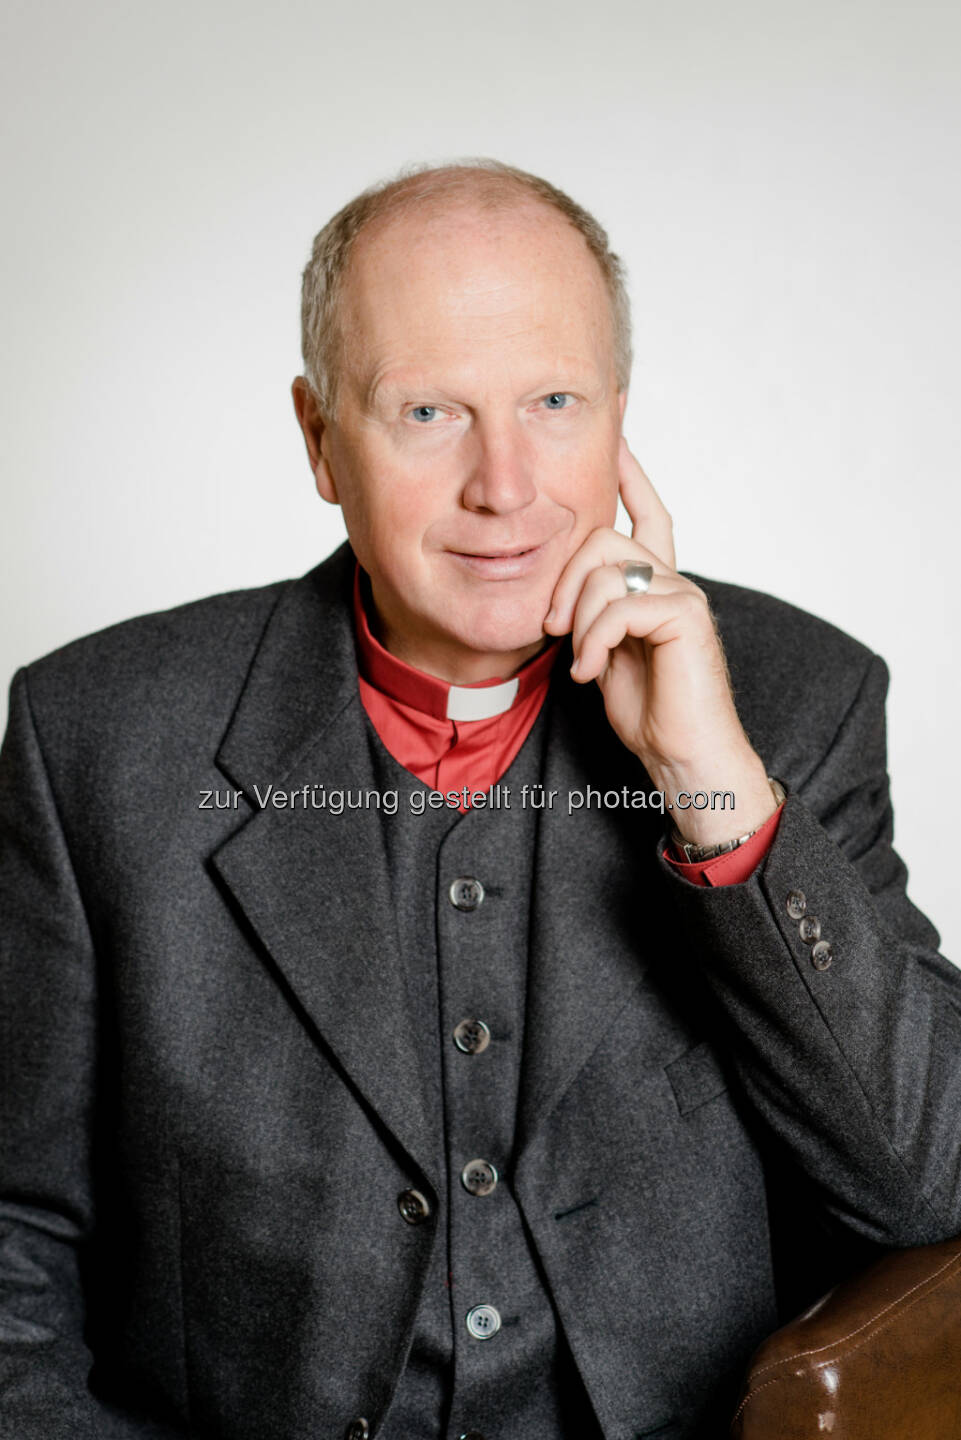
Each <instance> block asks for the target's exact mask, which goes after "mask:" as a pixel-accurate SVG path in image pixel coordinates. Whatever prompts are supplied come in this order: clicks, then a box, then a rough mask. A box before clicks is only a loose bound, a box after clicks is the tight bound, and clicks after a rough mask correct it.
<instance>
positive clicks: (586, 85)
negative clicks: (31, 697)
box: [0, 0, 961, 959]
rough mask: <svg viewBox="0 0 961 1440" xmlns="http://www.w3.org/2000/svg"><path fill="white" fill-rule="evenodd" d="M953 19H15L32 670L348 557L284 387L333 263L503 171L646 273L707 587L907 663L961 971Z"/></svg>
mask: <svg viewBox="0 0 961 1440" xmlns="http://www.w3.org/2000/svg"><path fill="white" fill-rule="evenodd" d="M958 14H959V11H958V9H957V7H956V5H954V4H953V3H950V4H949V3H944V4H943V5H938V4H930V3H922V4H920V5H918V4H915V5H913V6H911V7H908V6H907V5H905V4H903V3H900V0H899V3H898V4H896V5H895V4H891V3H887V0H856V3H850V0H808V3H805V4H804V5H801V4H791V5H787V4H778V3H770V0H768V3H747V0H729V3H722V4H719V3H717V0H695V3H675V4H672V5H666V4H664V3H663V0H658V3H656V4H653V3H646V0H645V3H632V4H623V5H622V4H619V3H617V0H593V3H590V4H588V3H583V0H582V3H577V4H574V3H571V0H553V3H551V4H550V5H546V6H542V7H523V8H522V7H520V6H518V5H517V4H516V3H513V0H511V3H506V0H494V3H489V0H487V3H484V4H480V3H475V4H472V5H470V6H464V5H461V4H456V3H453V4H451V3H445V4H436V5H435V4H425V3H415V4H414V5H413V6H404V5H398V4H395V3H387V0H376V3H368V4H361V5H347V4H342V5H339V6H338V7H337V8H336V9H334V8H333V7H331V6H329V5H324V4H322V3H321V4H319V3H317V0H310V3H295V0H274V3H272V4H271V5H270V7H269V8H268V7H267V6H266V5H260V6H254V5H251V4H250V3H244V0H230V3H227V0H215V3H207V4H205V3H202V0H200V3H197V0H191V3H190V4H186V3H183V0H174V3H167V4H165V5H163V6H158V5H154V4H151V5H146V4H143V3H138V0H133V3H126V4H123V5H121V4H119V3H118V4H114V5H108V4H105V3H103V0H90V3H87V4H85V5H77V4H73V3H70V4H69V5H68V4H67V3H66V0H61V3H59V4H43V3H42V0H40V3H36V0H35V3H31V4H30V5H27V4H26V3H23V0H20V3H17V0H8V3H7V6H6V15H7V19H6V21H5V22H4V29H3V33H2V34H0V53H2V55H3V59H2V61H0V65H2V72H0V95H2V102H0V103H2V105H3V109H4V111H5V116H4V125H3V140H2V144H3V173H2V190H0V203H2V205H3V209H4V216H3V227H2V250H3V254H2V274H0V283H2V297H0V299H2V305H0V314H2V317H3V322H2V332H0V333H2V337H3V340H2V361H0V364H2V396H3V402H4V403H3V414H4V420H3V426H4V429H3V437H2V440H3V451H2V453H3V462H4V469H3V476H4V478H3V487H4V488H3V540H2V549H0V556H2V597H0V600H2V607H3V608H2V633H0V647H2V653H0V670H2V672H3V674H2V678H3V679H4V680H5V679H6V678H7V677H8V676H9V675H10V674H11V673H12V672H13V670H14V668H15V667H16V666H17V665H18V664H20V663H22V662H24V661H27V660H29V659H31V658H33V657H35V656H36V655H38V654H40V653H42V652H44V651H46V650H49V649H51V648H52V647H54V646H56V645H59V644H61V643H62V642H64V641H66V640H68V639H71V638H73V637H74V636H76V635H79V634H81V633H84V632H86V631H89V630H93V629H96V628H99V627H100V626H103V625H106V624H108V623H110V622H112V621H114V620H119V619H122V618H125V617H126V616H128V615H132V614H135V613H138V612H142V611H145V610H149V609H156V608H163V607H166V606H169V605H173V604H176V603H178V602H180V601H182V600H188V599H193V598H196V597H198V596H201V595H204V594H207V593H211V592H213V591H216V590H221V589H228V588H236V587H243V586H248V585H256V584H260V583H262V582H264V581H268V580H272V579H275V578H277V577H279V576H283V575H288V574H297V573H300V572H302V571H304V570H306V569H307V568H309V567H310V566H311V565H313V564H314V563H315V562H316V561H317V560H318V559H319V558H321V557H322V556H323V555H324V554H326V553H327V552H328V551H329V550H330V549H331V548H333V546H334V544H335V543H337V542H338V541H339V540H340V538H341V536H342V533H343V532H342V529H341V526H340V522H339V514H338V513H337V512H335V511H332V510H330V509H328V508H327V507H326V506H324V505H323V504H322V502H321V501H319V500H318V499H317V498H316V496H315V494H314V492H313V489H312V480H311V476H310V474H309V472H308V469H307V465H306V462H305V459H304V457H303V454H302V449H301V441H300V437H299V433H298V432H297V431H296V429H295V424H294V419H293V413H292V409H291V405H290V400H289V393H288V386H289V381H290V378H291V377H292V376H293V374H294V373H296V371H297V369H298V368H299V354H298V302H299V274H300V270H301V269H302V266H303V264H304V262H305V259H306V256H307V254H308V251H309V247H310V241H311V238H312V236H313V234H314V232H315V230H317V229H318V228H319V226H320V225H321V224H322V223H323V222H324V221H325V220H326V219H327V218H328V217H329V215H330V214H331V213H332V212H333V211H334V210H335V209H337V208H339V206H340V205H341V204H343V203H344V201H346V200H347V199H348V198H349V197H350V196H351V195H353V194H354V193H355V192H356V191H357V190H359V189H360V188H361V187H362V186H364V185H366V184H368V183H369V182H370V181H372V180H374V179H378V178H380V177H382V176H385V175H389V174H391V173H392V172H393V171H394V170H395V169H397V168H398V167H399V166H400V165H402V164H404V163H407V162H410V161H413V160H421V159H427V160H438V159H448V158H453V157H457V156H461V155H470V154H487V155H493V156H496V157H499V158H501V159H505V160H508V161H510V162H512V163H514V164H517V165H520V166H523V167H524V168H526V169H531V170H534V171H537V172H540V173H543V174H544V175H546V176H547V177H548V178H550V179H551V180H553V181H554V182H555V183H557V184H559V185H561V186H562V187H563V188H565V189H567V190H568V191H569V192H570V193H571V194H572V195H573V196H574V197H575V198H576V199H578V200H580V201H581V202H582V203H584V204H586V205H587V206H588V207H589V208H590V209H592V210H594V211H595V213H596V214H597V215H598V217H599V218H600V219H601V221H602V223H604V224H605V225H606V226H607V227H608V229H609V231H610V233H611V236H612V240H613V243H614V247H615V249H617V250H618V251H619V252H620V253H621V254H622V256H623V257H624V258H625V260H626V261H627V264H628V267H629V272H630V278H631V290H632V295H633V300H634V309H635V334H636V353H637V361H636V365H635V372H634V381H633V386H632V392H631V399H630V403H629V406H628V414H627V426H626V428H627V433H628V438H629V440H630V442H631V444H632V447H633V449H634V450H635V452H636V453H637V455H638V456H639V458H640V459H641V461H642V463H643V464H644V466H645V468H646V469H647V471H648V473H649V474H650V475H651V477H652V479H653V480H654V482H655V484H656V485H657V486H658V487H659V489H660V490H661V492H662V494H663V496H664V498H665V500H666V501H667V503H668V505H669V507H670V508H671V509H672V511H673V513H674V515H675V517H676V523H677V536H678V551H679V563H680V564H681V565H682V566H683V567H684V568H687V569H693V570H696V571H699V572H700V573H702V574H707V575H712V576H716V577H719V578H722V579H728V580H734V581H737V582H740V583H742V584H745V585H750V586H755V587H757V588H760V589H765V590H770V591H773V592H774V593H775V594H778V595H781V596H784V597H785V598H787V599H789V600H792V601H794V602H796V603H798V604H801V605H803V606H804V607H806V608H807V609H810V610H813V611H815V612H816V613H817V614H820V615H823V616H825V617H827V618H828V619H830V620H832V621H834V622H835V623H836V624H838V625H840V626H841V627H842V628H844V629H846V630H849V631H850V632H852V633H853V634H855V635H857V636H858V637H859V638H860V639H862V640H864V641H866V642H867V643H868V644H869V645H871V646H872V647H873V648H875V649H877V650H879V651H880V652H881V653H882V654H883V655H884V656H885V658H886V659H887V660H888V662H889V664H890V666H891V669H892V673H893V680H892V691H891V699H890V706H889V717H890V754H891V770H892V773H893V777H894V798H895V809H896V814H897V840H898V846H899V849H900V850H901V852H902V854H903V855H904V857H905V858H906V860H907V861H908V863H909V865H910V866H911V887H910V888H911V893H912V896H913V897H914V898H915V899H916V901H917V902H918V903H919V904H921V905H922V907H923V908H924V909H926V910H927V911H928V912H929V913H930V915H931V917H932V919H934V921H935V923H936V924H938V925H939V927H940V928H941V930H942V934H943V936H944V943H945V949H946V950H947V951H948V953H949V954H953V956H954V958H958V959H961V944H959V941H961V920H959V907H958V904H957V899H956V896H957V890H958V883H957V878H956V877H957V875H958V871H959V865H961V858H959V857H961V834H959V831H961V825H959V820H958V807H957V787H958V779H959V776H958V764H957V760H956V745H957V741H956V725H955V717H956V715H957V713H958V702H959V698H961V696H959V680H958V675H957V669H956V654H957V647H956V644H955V635H956V631H957V626H958V618H959V604H958V598H957V597H958V569H959V563H961V553H959V541H958V534H957V532H958V518H959V513H961V510H959V504H958V498H957V484H958V454H959V449H961V445H959V441H961V422H959V398H958V379H959V374H958V369H959V367H958V359H957V355H958V345H959V336H961V323H959V322H961V292H959V285H958V275H957V258H958V255H959V253H961V235H959V229H961V226H959V220H961V203H959V192H958V185H957V173H958V139H959V98H958V97H959V93H961V85H959V75H958V73H957V65H958V44H959V39H961V23H959V20H958V18H957V17H958ZM797 663H798V665H799V666H801V667H802V668H804V669H805V671H806V672H807V676H808V682H809V684H810V685H811V687H812V688H814V689H816V688H817V686H818V685H819V684H820V683H821V677H820V676H819V673H818V663H817V656H816V655H812V656H803V655H800V656H798V657H797Z"/></svg>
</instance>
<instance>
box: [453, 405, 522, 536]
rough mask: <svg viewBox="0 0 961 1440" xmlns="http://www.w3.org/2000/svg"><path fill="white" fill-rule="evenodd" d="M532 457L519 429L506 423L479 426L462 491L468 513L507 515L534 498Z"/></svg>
mask: <svg viewBox="0 0 961 1440" xmlns="http://www.w3.org/2000/svg"><path fill="white" fill-rule="evenodd" d="M534 475H535V467H534V456H533V454H532V452H531V449H530V446H529V443H528V441H527V438H526V437H525V436H524V435H523V433H521V430H520V426H518V425H512V424H510V423H509V422H498V423H493V422H486V423H481V424H478V425H477V427H476V430H475V433H474V448H473V453H472V456H471V466H470V473H469V475H468V478H467V482H466V484H465V485H464V490H463V502H464V505H465V506H466V507H467V509H468V510H480V511H488V512H489V513H490V514H492V515H509V514H510V513H511V512H512V511H513V510H522V509H523V508H524V506H525V505H529V504H530V503H531V501H532V500H533V499H534V498H535V496H536V495H537V485H536V483H535V479H534Z"/></svg>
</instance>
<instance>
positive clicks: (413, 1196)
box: [397, 1190, 430, 1225]
mask: <svg viewBox="0 0 961 1440" xmlns="http://www.w3.org/2000/svg"><path fill="white" fill-rule="evenodd" d="M397 1208H398V1210H399V1211H400V1213H401V1215H402V1216H403V1217H404V1219H405V1220H406V1221H407V1223H408V1225H420V1224H421V1222H422V1221H424V1220H426V1219H427V1217H428V1216H429V1215H430V1205H429V1203H428V1201H427V1199H426V1197H425V1196H423V1195H422V1194H421V1193H420V1191H419V1190H402V1191H401V1192H400V1194H399V1195H398V1196H397Z"/></svg>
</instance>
